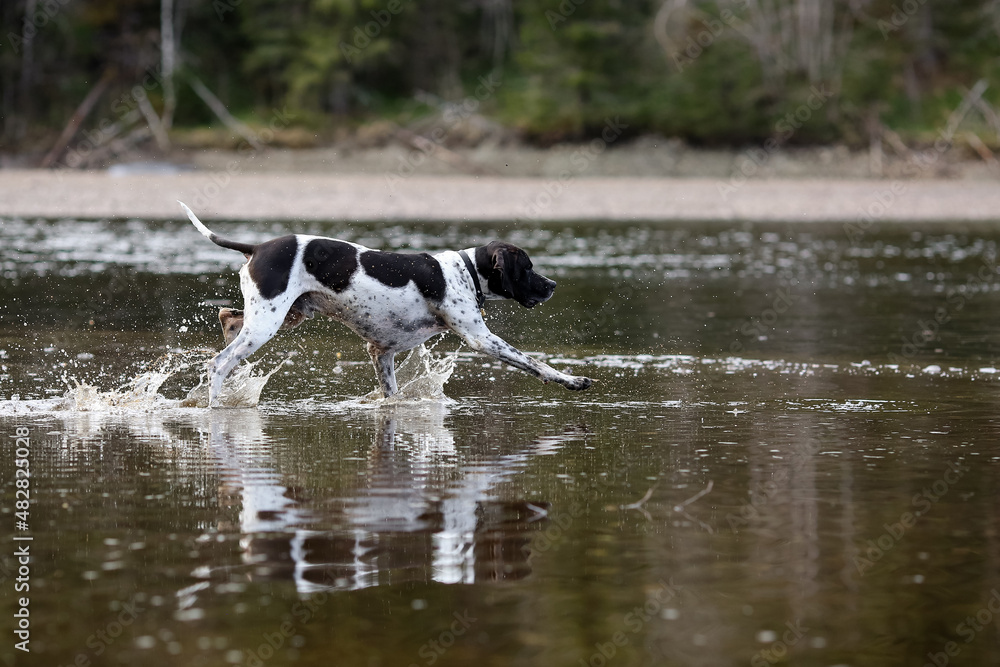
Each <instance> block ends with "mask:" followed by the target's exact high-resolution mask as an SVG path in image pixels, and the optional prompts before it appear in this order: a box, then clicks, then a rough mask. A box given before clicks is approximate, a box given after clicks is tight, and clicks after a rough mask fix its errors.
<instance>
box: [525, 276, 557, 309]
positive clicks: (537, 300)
mask: <svg viewBox="0 0 1000 667" xmlns="http://www.w3.org/2000/svg"><path fill="white" fill-rule="evenodd" d="M549 282H550V283H551V284H549V285H546V289H545V293H544V294H541V295H537V294H536V295H533V296H530V297H528V298H527V299H526V300H525V301H524V304H523V305H524V307H525V308H534V307H535V306H537V305H538V304H541V303H545V302H546V301H548V300H549V299H551V298H552V295H553V294H555V291H556V284H555V282H554V281H549Z"/></svg>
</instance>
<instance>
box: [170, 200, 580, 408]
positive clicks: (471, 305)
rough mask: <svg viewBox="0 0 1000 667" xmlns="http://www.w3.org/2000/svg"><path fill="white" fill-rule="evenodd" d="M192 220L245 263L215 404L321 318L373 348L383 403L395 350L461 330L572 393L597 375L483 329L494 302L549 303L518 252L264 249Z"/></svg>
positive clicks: (226, 326)
mask: <svg viewBox="0 0 1000 667" xmlns="http://www.w3.org/2000/svg"><path fill="white" fill-rule="evenodd" d="M178 203H180V204H181V206H182V207H184V211H185V212H186V213H187V216H188V218H190V220H191V222H192V223H194V226H195V227H197V228H198V231H200V232H201V233H202V234H204V235H205V236H207V237H208V238H209V239H210V240H211V241H212V242H213V243H215V244H216V245H219V246H222V247H223V248H229V249H232V250H238V251H240V252H242V253H243V254H244V255H245V256H246V257H247V260H248V261H247V263H246V264H244V265H243V266H242V267H241V268H240V289H241V291H242V292H243V308H244V310H243V312H242V313H241V312H239V311H235V310H231V309H228V308H224V309H223V310H222V311H221V312H220V313H219V319H220V320H221V321H222V327H223V333H224V335H225V337H226V342H227V343H228V345H227V346H226V349H224V350H223V351H222V352H220V353H219V354H218V355H216V357H215V358H214V359H212V361H211V362H210V363H209V367H208V371H209V405H212V404H214V403H215V400H216V398H217V397H218V396H219V394H220V392H221V390H222V382H223V380H225V378H226V376H228V375H229V373H230V372H232V370H233V368H235V367H236V365H237V364H238V363H239V362H240V361H241V360H242V359H245V358H246V357H248V356H250V354H252V353H254V352H256V351H257V350H258V349H259V348H260V347H261V346H263V345H264V343H266V342H267V341H268V340H270V339H271V337H272V336H274V334H276V333H277V332H278V330H279V329H290V328H293V327H295V326H298V325H299V324H301V323H302V321H303V320H305V319H307V318H310V317H312V316H313V315H314V314H315V313H320V314H322V315H326V316H328V317H331V318H333V319H335V320H339V321H341V322H343V323H344V324H346V325H347V326H348V327H350V328H351V329H352V330H353V331H354V332H355V333H356V334H358V335H359V336H361V337H362V338H363V339H365V340H366V341H367V342H368V354H369V356H371V358H372V361H373V362H374V364H375V369H376V372H377V373H378V379H379V385H380V387H381V389H382V394H383V395H384V396H391V395H393V394H395V393H396V391H397V387H396V374H395V369H394V368H393V360H394V357H395V354H396V353H397V352H403V351H405V350H409V349H411V348H414V347H416V346H417V345H420V344H421V343H423V342H424V341H426V340H427V339H429V338H430V337H431V336H434V335H435V334H439V333H441V332H444V331H454V332H455V333H456V334H458V335H459V336H460V337H461V338H462V340H464V341H465V342H466V344H467V345H468V346H469V347H471V348H472V349H473V350H475V351H477V352H483V353H486V354H489V355H491V356H493V357H496V358H497V359H499V360H501V361H503V362H505V363H508V364H510V365H511V366H514V367H515V368H520V369H521V370H523V371H526V372H528V373H531V374H532V375H534V376H535V377H537V378H539V379H540V380H542V381H543V382H558V383H559V384H561V385H563V386H564V387H566V388H567V389H587V388H588V387H590V385H591V380H590V379H589V378H585V377H580V376H575V375H567V374H566V373H560V372H559V371H557V370H555V369H554V368H552V367H550V366H547V365H546V364H543V363H542V362H540V361H537V360H535V359H532V358H531V357H529V356H527V355H525V354H524V353H523V352H521V351H519V350H517V349H516V348H515V347H513V346H512V345H510V344H509V343H507V342H506V341H504V340H503V339H501V338H499V337H497V336H496V335H494V334H493V333H491V332H490V330H489V329H487V328H486V323H485V322H483V317H482V307H483V304H484V303H485V301H486V300H488V299H489V300H493V299H514V300H515V301H517V302H518V303H520V304H521V305H522V306H524V307H526V308H533V307H535V306H537V305H538V304H540V303H543V302H545V301H547V300H548V299H549V298H550V297H551V296H552V292H553V291H554V290H555V287H556V283H555V281H553V280H549V279H548V278H546V277H544V276H542V275H539V274H537V273H535V272H534V271H533V270H532V268H531V260H530V259H528V255H527V253H525V252H524V251H523V250H521V249H520V248H518V247H516V246H513V245H511V244H509V243H503V242H502V241H493V242H492V243H489V244H487V245H485V246H480V247H478V248H468V249H466V250H461V251H458V252H456V251H453V250H448V251H445V252H442V253H439V254H437V255H434V256H431V255H429V254H427V253H420V254H416V253H412V254H403V253H394V252H381V251H379V250H371V249H369V248H366V247H364V246H361V245H358V244H356V243H349V242H347V241H338V240H336V239H330V238H324V237H321V236H306V235H304V234H295V235H289V236H282V237H279V238H276V239H272V240H270V241H265V242H263V243H259V244H256V245H254V244H249V243H238V242H236V241H229V240H226V239H223V238H220V237H219V236H217V235H216V234H214V233H213V232H212V231H211V230H210V229H208V227H206V226H205V225H204V224H202V222H201V221H200V220H198V218H197V217H196V216H195V214H194V213H192V212H191V209H189V208H188V207H187V206H185V205H184V204H183V203H181V202H178Z"/></svg>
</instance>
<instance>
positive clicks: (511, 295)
mask: <svg viewBox="0 0 1000 667" xmlns="http://www.w3.org/2000/svg"><path fill="white" fill-rule="evenodd" d="M476 265H477V268H478V269H479V272H480V273H481V274H483V275H484V276H487V281H486V287H487V288H488V289H489V291H490V292H492V293H493V294H494V295H496V296H498V297H501V298H504V299H514V300H515V301H517V302H518V303H519V304H521V305H522V306H524V307H525V308H534V307H535V306H537V305H538V304H540V303H544V302H546V301H548V300H549V299H550V298H552V292H554V291H555V289H556V281H554V280H549V279H548V278H546V277H545V276H543V275H541V274H539V273H535V272H534V271H533V270H532V264H531V259H530V258H529V257H528V253H526V252H524V251H523V250H521V249H520V248H518V247H517V246H515V245H511V244H510V243H504V242H503V241H493V242H491V243H489V244H487V245H484V246H481V247H479V248H476Z"/></svg>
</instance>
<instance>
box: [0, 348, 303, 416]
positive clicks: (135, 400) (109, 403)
mask: <svg viewBox="0 0 1000 667" xmlns="http://www.w3.org/2000/svg"><path fill="white" fill-rule="evenodd" d="M215 354H216V352H215V351H214V350H207V349H191V350H181V351H179V352H171V353H169V354H165V355H163V356H162V357H160V358H159V359H157V360H156V361H155V362H153V364H152V367H151V368H150V369H149V370H147V371H144V372H142V373H139V374H138V375H136V376H135V377H134V378H132V379H131V380H129V381H128V382H127V383H125V385H123V386H122V387H120V388H118V389H111V390H108V391H102V390H101V389H100V388H99V387H96V386H94V385H92V384H90V383H88V382H81V381H79V380H77V379H76V378H70V377H68V376H65V375H64V376H63V378H62V379H63V382H65V383H66V385H67V390H66V393H65V394H63V395H62V396H61V397H58V398H51V399H41V400H28V401H21V400H18V399H17V398H16V397H15V398H13V399H12V400H10V401H0V414H24V413H44V412H101V413H127V412H156V411H161V410H170V409H174V408H194V407H207V406H208V385H207V384H206V380H207V377H206V375H207V374H206V372H205V370H204V369H205V366H206V364H207V362H208V361H209V359H211V358H212V357H213V356H215ZM283 363H284V361H282V362H281V363H279V364H277V365H276V366H275V367H274V368H272V369H271V370H270V371H268V372H267V373H264V374H259V373H257V372H255V369H256V367H257V366H258V364H260V362H254V363H247V364H243V365H241V366H239V367H237V368H236V369H235V370H234V371H233V372H232V374H230V376H229V377H228V378H227V379H226V384H225V386H224V387H223V391H222V395H221V396H220V397H219V401H218V403H219V405H220V406H223V407H230V408H247V407H254V406H256V405H257V404H258V403H259V402H260V395H261V392H262V391H263V389H264V386H265V385H266V384H267V381H268V380H269V379H270V378H271V376H272V375H274V373H275V372H277V370H278V369H279V368H281V365H282V364H283ZM191 370H197V372H198V373H199V374H200V375H199V378H198V384H197V385H196V386H195V387H194V388H193V389H191V390H190V391H189V392H188V393H187V395H186V396H185V397H184V398H179V399H177V398H173V399H172V398H167V397H166V396H164V395H163V394H162V393H161V390H162V389H163V386H164V385H165V384H166V383H167V382H168V381H170V380H179V379H180V378H181V377H182V376H183V375H184V374H185V373H188V372H190V371H191Z"/></svg>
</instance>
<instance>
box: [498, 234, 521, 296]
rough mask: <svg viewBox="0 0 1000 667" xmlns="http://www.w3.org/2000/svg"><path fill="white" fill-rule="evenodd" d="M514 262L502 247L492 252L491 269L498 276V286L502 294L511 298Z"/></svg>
mask: <svg viewBox="0 0 1000 667" xmlns="http://www.w3.org/2000/svg"><path fill="white" fill-rule="evenodd" d="M516 264H517V261H516V259H515V258H514V257H512V256H511V254H510V252H509V251H508V250H507V249H506V248H504V247H500V248H497V250H496V252H494V253H493V270H494V271H496V272H497V273H498V274H499V276H500V287H501V289H503V295H504V296H506V297H508V298H511V299H513V298H514V285H515V284H516V280H515V279H514V271H515V270H516Z"/></svg>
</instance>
